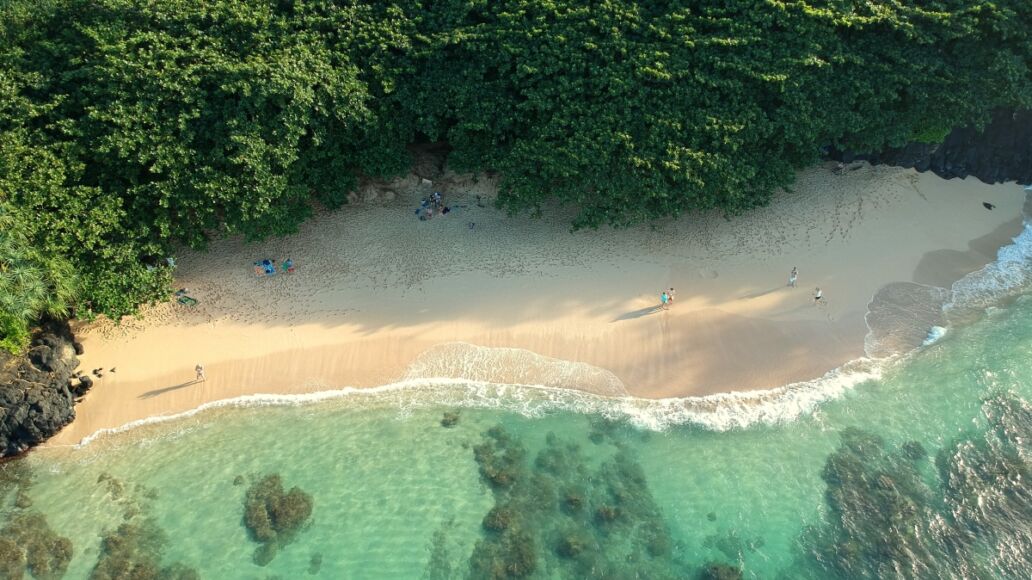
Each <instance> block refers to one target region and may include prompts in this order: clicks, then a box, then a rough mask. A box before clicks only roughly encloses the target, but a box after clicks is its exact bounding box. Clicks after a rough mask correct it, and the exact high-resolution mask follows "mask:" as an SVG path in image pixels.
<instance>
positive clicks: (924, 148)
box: [828, 109, 1032, 184]
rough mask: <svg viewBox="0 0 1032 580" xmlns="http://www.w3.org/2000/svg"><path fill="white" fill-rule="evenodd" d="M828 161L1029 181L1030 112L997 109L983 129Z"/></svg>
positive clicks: (962, 130) (1031, 161) (833, 156)
mask: <svg viewBox="0 0 1032 580" xmlns="http://www.w3.org/2000/svg"><path fill="white" fill-rule="evenodd" d="M828 156H829V157H830V158H831V159H834V160H838V161H843V162H846V163H848V162H850V161H853V160H856V159H863V160H866V161H869V162H871V163H873V164H876V165H877V164H881V165H895V166H899V167H912V168H914V169H916V170H918V171H931V172H933V173H935V174H936V175H939V176H940V177H944V178H947V179H949V178H953V177H967V176H969V175H973V176H975V177H977V178H978V179H981V180H982V181H984V182H986V183H998V182H1001V181H1017V182H1018V183H1024V184H1028V183H1032V111H1014V110H1009V109H998V110H996V111H993V114H992V118H991V120H990V122H989V124H987V125H986V126H985V128H984V129H983V130H982V131H979V130H978V129H976V128H975V127H963V128H960V129H954V130H953V131H952V132H950V134H949V135H947V136H946V139H945V140H943V142H942V143H939V144H929V143H909V144H907V145H904V146H903V147H893V148H889V149H885V150H884V151H880V152H876V153H866V154H858V153H856V152H851V151H831V152H829V155H828Z"/></svg>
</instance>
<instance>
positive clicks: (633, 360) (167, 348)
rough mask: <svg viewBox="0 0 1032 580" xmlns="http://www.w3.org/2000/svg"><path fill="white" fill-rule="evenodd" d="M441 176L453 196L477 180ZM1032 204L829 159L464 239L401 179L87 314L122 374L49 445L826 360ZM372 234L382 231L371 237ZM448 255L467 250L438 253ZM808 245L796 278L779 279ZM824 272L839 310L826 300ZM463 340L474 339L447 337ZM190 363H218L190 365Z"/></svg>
mask: <svg viewBox="0 0 1032 580" xmlns="http://www.w3.org/2000/svg"><path fill="white" fill-rule="evenodd" d="M456 181H458V180H456ZM489 185H490V184H484V183H483V182H480V183H479V184H478V186H477V187H478V188H477V191H479V192H481V193H485V192H487V191H488V190H487V189H486V188H489ZM442 190H443V191H444V192H445V196H446V200H448V199H453V200H463V199H466V198H470V197H472V195H473V193H471V189H469V188H466V189H463V188H462V187H461V186H455V187H453V188H450V189H449V188H448V186H447V185H445V186H444V188H443V189H442ZM829 190H831V191H829ZM415 199H418V192H415ZM983 200H987V201H992V203H994V204H995V205H996V206H997V209H996V210H994V211H992V212H990V211H986V210H985V209H983V208H981V207H980V206H981V202H982V201H983ZM1024 202H1025V196H1024V193H1023V192H1022V189H1021V186H1019V185H1016V184H1006V185H994V186H989V185H985V184H981V183H978V182H975V181H974V180H971V179H969V180H949V181H947V180H942V179H940V178H937V177H934V176H930V175H921V174H916V173H915V172H913V171H908V170H900V169H895V168H882V167H871V166H867V165H862V166H859V167H858V168H857V169H856V170H854V171H847V172H844V173H843V174H835V173H833V172H832V171H830V170H829V169H828V167H827V166H826V167H823V168H815V169H812V170H808V171H806V172H803V173H802V174H800V179H799V184H798V185H797V192H796V193H793V194H784V195H783V196H782V198H780V199H776V200H775V201H774V202H773V203H772V204H771V206H770V207H767V208H761V209H759V210H756V211H755V212H752V213H751V214H747V215H746V216H742V217H741V218H734V219H732V220H731V221H724V220H723V219H722V218H721V219H719V220H718V219H713V218H705V217H704V218H693V219H691V220H687V219H686V220H682V221H681V222H675V223H667V224H661V226H660V227H659V228H658V230H649V229H647V228H640V229H638V230H633V231H625V232H612V231H605V230H603V231H601V232H584V233H579V234H573V235H572V236H571V234H569V233H568V232H567V231H565V230H563V229H562V228H561V225H560V224H557V223H553V222H554V221H555V220H551V221H545V220H537V221H532V220H528V219H525V218H514V219H512V220H506V219H505V218H504V216H497V215H492V214H491V212H490V211H489V210H486V209H484V210H481V209H478V208H472V210H471V212H476V214H477V215H475V216H473V219H476V221H477V224H478V228H480V229H478V230H477V231H476V232H468V231H461V234H463V235H462V236H461V237H459V236H456V232H455V231H454V230H456V229H460V230H461V226H463V225H464V218H465V217H466V216H464V215H461V212H460V215H459V216H458V217H457V218H456V219H454V220H453V221H451V222H449V221H447V220H449V219H451V217H452V216H448V217H439V218H436V219H435V220H433V221H431V222H418V221H416V220H414V218H413V216H411V215H410V212H409V211H408V210H407V209H405V208H407V207H408V205H411V203H412V195H411V193H410V195H408V196H406V195H405V194H402V195H399V196H398V198H397V199H396V200H394V201H391V202H389V203H387V204H384V205H370V204H363V205H360V206H356V207H354V208H346V209H344V210H342V211H341V212H338V213H336V214H332V215H324V216H318V217H317V218H315V219H314V220H313V223H312V224H306V226H305V227H304V228H303V229H302V232H301V233H300V234H299V235H297V236H292V237H291V238H286V239H282V240H273V241H270V242H268V243H265V244H259V245H256V246H243V245H242V244H241V243H240V242H239V241H238V240H227V241H222V242H216V243H215V244H213V247H212V252H211V253H210V254H190V253H187V254H185V255H183V256H181V257H180V270H179V277H178V279H179V281H180V282H181V284H180V285H183V286H186V287H188V288H189V289H190V290H191V295H193V296H196V297H198V298H199V299H200V300H201V302H202V303H201V305H199V307H197V308H195V309H187V308H185V307H181V306H179V305H171V304H168V305H159V306H158V307H155V308H152V309H149V312H148V313H145V317H144V318H143V319H142V320H130V321H127V323H123V325H122V326H120V327H115V326H112V325H110V324H109V323H99V324H93V325H91V326H90V327H88V328H87V329H85V332H84V333H83V334H82V335H81V336H82V339H83V342H84V344H85V345H86V354H85V355H84V356H83V357H82V358H83V361H84V362H83V366H82V368H84V369H90V368H93V367H96V366H104V368H110V367H116V366H117V367H118V372H117V373H115V374H108V375H106V376H105V378H104V379H102V380H100V381H98V384H97V385H96V386H95V387H94V390H93V391H92V392H91V393H90V394H89V395H87V397H86V400H85V401H84V402H83V403H81V404H80V405H79V406H78V407H77V413H78V418H77V419H76V421H74V422H73V423H72V424H71V425H69V426H68V427H67V428H66V429H65V430H64V431H62V432H61V433H60V434H58V435H57V436H56V437H55V438H54V439H53V440H52V441H51V444H53V445H68V444H74V443H76V442H78V441H80V440H82V439H83V438H85V437H86V436H88V435H90V434H93V433H97V432H101V431H103V430H106V429H112V428H117V427H119V426H122V425H126V424H129V423H132V422H134V421H140V420H142V419H145V418H147V417H154V416H160V415H169V414H179V413H183V412H188V411H190V410H192V409H197V408H198V407H201V406H202V405H206V404H211V403H213V402H215V401H222V400H231V399H234V398H238V397H243V396H247V395H252V394H255V393H260V392H276V393H279V394H281V395H286V396H289V395H295V394H303V393H313V392H320V391H327V390H340V389H339V387H340V386H341V385H352V386H355V387H366V388H368V387H375V386H377V385H390V384H393V383H396V382H398V381H399V380H406V379H416V378H419V377H425V378H431V379H432V378H435V377H436V378H439V379H460V380H461V379H468V380H470V381H471V382H487V383H510V384H511V383H522V384H528V377H529V378H531V379H532V378H533V377H545V378H548V377H558V378H555V379H554V380H555V381H557V382H556V384H554V385H549V384H547V382H546V381H542V380H529V384H537V383H540V384H544V385H545V386H560V385H561V386H564V387H570V386H573V385H578V386H580V387H581V388H582V389H583V390H586V391H588V392H593V393H599V394H603V395H609V396H621V395H624V394H626V395H631V396H632V397H635V398H641V399H645V400H649V399H651V400H665V399H671V398H684V397H695V398H698V397H705V396H707V395H714V394H718V393H727V392H746V391H758V390H766V389H772V388H778V387H782V386H785V385H791V384H797V383H804V382H808V381H812V380H820V377H822V376H824V374H825V373H826V372H827V371H829V370H830V369H836V368H838V367H840V366H841V365H842V364H844V363H846V362H848V361H851V360H855V359H858V358H861V357H863V356H864V355H865V351H864V341H865V338H866V336H867V333H868V328H867V325H866V323H865V320H864V318H865V316H866V314H867V306H868V303H869V302H870V301H871V300H872V297H873V296H875V294H876V293H877V292H878V290H880V289H881V288H882V287H884V286H885V285H886V284H888V283H891V282H898V281H904V282H914V283H917V282H925V281H928V280H929V279H932V278H935V279H937V280H939V281H942V280H947V279H949V278H951V277H954V278H955V279H959V278H960V277H962V276H963V275H965V274H967V273H969V272H970V271H974V270H977V269H978V268H980V267H982V266H984V265H985V264H986V263H989V262H990V261H992V260H993V259H994V258H995V252H996V250H998V249H999V247H1001V246H1003V245H1006V244H1007V243H1009V241H1010V239H1011V238H1012V237H1013V236H1015V235H1017V234H1018V233H1019V232H1020V230H1021V227H1022V222H1021V208H1022V205H1023V203H1024ZM452 203H455V202H452ZM853 204H855V205H853ZM468 205H469V204H467V206H468ZM865 205H866V206H867V207H865ZM976 210H977V211H976ZM463 211H466V210H463ZM349 212H352V213H349ZM399 216H401V217H400V218H399ZM944 217H947V218H955V222H956V223H955V224H952V227H951V224H944V223H943V221H942V220H943V218H944ZM385 218H386V219H385ZM393 218H398V219H393ZM442 224H443V225H442ZM428 226H429V227H428ZM938 226H942V227H938ZM431 228H437V229H431ZM445 228H450V229H445ZM944 228H945V229H944ZM442 230H443V231H442ZM370 232H372V233H373V234H378V235H372V239H367V238H364V237H363V234H370ZM470 235H473V236H476V237H475V238H470ZM578 236H579V238H578ZM592 236H594V237H592ZM908 242H909V243H908ZM377 243H379V244H380V245H379V246H378V245H377ZM471 244H473V246H472V247H471ZM872 245H873V247H872ZM392 246H393V247H392ZM478 246H483V247H478ZM570 246H574V247H573V248H572V249H571V248H570ZM599 246H600V247H599ZM391 250H393V252H392V251H391ZM436 250H440V251H439V252H437V251H436ZM453 252H461V255H460V254H453ZM341 253H344V254H345V255H344V256H341V255H340V254H341ZM399 253H400V254H401V255H402V257H401V258H400V259H399V257H398V254H399ZM538 253H540V254H544V255H537V256H535V255H533V254H538ZM990 253H991V255H990ZM265 254H270V255H272V256H274V257H276V256H279V257H281V258H285V257H293V258H294V261H295V262H296V263H297V264H298V266H299V268H298V272H297V273H295V274H292V275H289V276H288V275H277V276H276V277H273V278H269V279H256V278H254V277H253V274H250V269H249V264H250V262H251V261H253V259H254V258H260V257H263V255H265ZM469 254H472V255H469ZM528 255H529V256H530V257H528ZM251 256H254V258H251ZM440 256H444V257H448V256H454V259H451V260H450V262H447V263H444V264H442V265H441V267H439V268H435V267H433V266H434V265H435V264H437V261H438V258H439V257H440ZM531 258H536V259H531ZM428 264H429V266H430V267H424V266H427V265H428ZM786 264H787V266H786ZM793 265H799V267H800V273H801V275H800V287H799V288H795V289H786V288H783V287H782V286H783V284H784V280H782V278H785V277H787V271H788V269H790V268H791V267H792V266H793ZM936 277H937V278H936ZM955 279H954V280H952V281H955ZM660 280H662V282H660ZM262 283H264V286H258V284H262ZM817 283H819V284H820V285H821V286H822V288H825V296H826V297H827V300H828V305H827V307H826V308H815V307H814V306H813V304H812V303H811V302H810V298H809V295H810V292H812V288H809V286H810V285H811V284H817ZM804 284H805V285H804ZM642 286H648V287H650V288H651V287H653V286H654V287H655V288H654V290H653V291H654V292H655V294H658V291H659V290H660V289H661V288H664V287H667V286H674V287H676V288H677V289H678V295H677V301H676V303H675V304H674V306H673V307H672V308H671V310H669V311H661V312H655V311H653V307H654V306H655V304H656V303H657V302H658V300H656V299H655V298H653V297H652V293H644V292H643V290H642ZM865 292H866V296H865V295H864V294H865ZM453 343H467V344H469V345H471V346H469V347H468V348H464V349H460V350H459V351H454V350H449V351H447V352H437V354H436V355H434V354H433V353H434V352H436V351H435V350H434V349H438V348H440V345H442V344H453ZM474 345H475V346H474ZM427 353H430V354H429V355H427ZM421 356H422V357H423V358H422V359H421V358H420V357H421ZM567 361H576V363H570V362H567ZM742 361H748V362H747V363H746V364H742ZM196 362H203V363H204V365H205V367H206V370H207V373H208V377H209V378H208V380H207V381H205V382H204V383H197V384H191V383H190V381H189V380H188V379H190V378H191V377H192V368H193V364H196ZM414 362H416V363H419V364H417V365H415V366H416V367H419V368H413V363H414ZM413 373H414V374H413ZM427 373H429V374H427Z"/></svg>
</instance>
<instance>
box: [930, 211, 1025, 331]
mask: <svg viewBox="0 0 1032 580" xmlns="http://www.w3.org/2000/svg"><path fill="white" fill-rule="evenodd" d="M1030 285H1032V223H1029V221H1028V218H1026V222H1025V227H1024V229H1023V230H1022V231H1021V233H1020V234H1018V235H1017V237H1015V238H1014V241H1013V243H1011V244H1009V245H1006V246H1004V247H1002V248H1000V251H999V252H998V253H997V258H996V261H994V262H990V263H989V264H986V265H985V266H984V267H982V268H981V269H979V270H976V271H974V272H972V273H970V274H968V275H967V276H964V277H963V278H961V279H960V280H957V281H956V282H955V283H954V284H953V288H952V295H951V297H950V300H949V301H948V302H947V303H946V306H945V309H946V311H947V312H950V311H951V310H959V309H981V310H984V309H985V308H988V307H990V306H992V305H994V304H996V303H999V302H1000V301H1001V300H1005V299H1006V298H1009V297H1011V296H1014V295H1015V294H1018V293H1020V292H1023V291H1025V290H1027V289H1028V287H1029V286H1030Z"/></svg>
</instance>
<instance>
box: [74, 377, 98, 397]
mask: <svg viewBox="0 0 1032 580" xmlns="http://www.w3.org/2000/svg"><path fill="white" fill-rule="evenodd" d="M92 388H93V379H92V378H91V377H90V376H89V375H82V376H80V377H79V383H78V384H76V385H75V388H74V389H72V393H73V394H74V395H75V396H77V397H81V396H82V395H85V394H86V391H89V390H90V389H92Z"/></svg>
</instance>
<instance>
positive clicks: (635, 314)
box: [613, 304, 663, 322]
mask: <svg viewBox="0 0 1032 580" xmlns="http://www.w3.org/2000/svg"><path fill="white" fill-rule="evenodd" d="M662 309H663V307H662V306H660V305H658V304H657V305H655V306H649V307H647V308H642V309H640V310H633V311H631V312H625V313H623V314H621V315H620V316H617V317H616V318H614V319H613V322H620V321H621V320H634V319H635V318H641V317H642V316H648V315H649V314H652V313H655V312H659V311H660V310H662Z"/></svg>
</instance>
